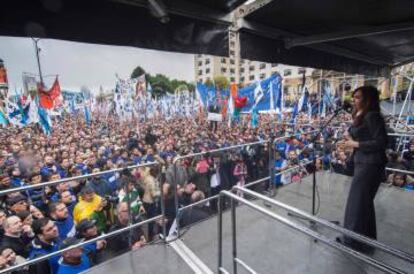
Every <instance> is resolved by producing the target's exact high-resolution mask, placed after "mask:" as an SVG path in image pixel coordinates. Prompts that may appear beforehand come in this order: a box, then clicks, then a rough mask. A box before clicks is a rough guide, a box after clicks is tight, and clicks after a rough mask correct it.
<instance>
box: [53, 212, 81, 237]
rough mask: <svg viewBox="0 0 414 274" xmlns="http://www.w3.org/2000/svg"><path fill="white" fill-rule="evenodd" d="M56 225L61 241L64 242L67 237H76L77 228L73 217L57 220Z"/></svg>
mask: <svg viewBox="0 0 414 274" xmlns="http://www.w3.org/2000/svg"><path fill="white" fill-rule="evenodd" d="M55 224H56V226H57V228H58V230H59V241H63V240H64V239H66V238H67V237H75V235H76V226H75V222H74V221H73V218H72V216H71V215H69V216H68V217H67V218H66V219H65V220H55Z"/></svg>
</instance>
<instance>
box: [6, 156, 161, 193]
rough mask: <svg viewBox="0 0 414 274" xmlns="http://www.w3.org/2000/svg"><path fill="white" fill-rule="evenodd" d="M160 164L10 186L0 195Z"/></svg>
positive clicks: (155, 163)
mask: <svg viewBox="0 0 414 274" xmlns="http://www.w3.org/2000/svg"><path fill="white" fill-rule="evenodd" d="M158 164H159V163H158V162H150V163H146V164H139V165H132V166H127V167H122V168H114V169H110V170H105V171H100V172H95V173H91V174H85V175H79V176H75V177H68V178H63V179H59V180H55V181H49V182H44V183H39V184H35V185H27V186H20V187H14V188H10V189H6V190H2V191H0V197H1V196H4V195H7V194H9V193H13V192H17V191H25V190H29V189H35V188H41V187H44V186H51V185H57V184H60V183H64V182H70V181H76V180H80V179H85V178H90V177H95V176H98V175H103V174H108V173H113V172H119V171H122V170H125V169H133V168H139V167H148V166H152V165H158Z"/></svg>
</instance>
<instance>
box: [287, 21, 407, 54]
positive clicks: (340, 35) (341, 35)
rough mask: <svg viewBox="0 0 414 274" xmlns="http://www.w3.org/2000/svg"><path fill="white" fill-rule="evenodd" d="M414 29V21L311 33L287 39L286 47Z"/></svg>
mask: <svg viewBox="0 0 414 274" xmlns="http://www.w3.org/2000/svg"><path fill="white" fill-rule="evenodd" d="M408 30H414V23H413V22H409V23H403V24H393V25H384V26H373V27H359V28H356V29H354V30H350V31H340V32H333V33H324V34H317V35H310V36H305V37H298V38H293V39H288V40H286V47H287V48H293V47H297V46H307V45H314V44H320V43H326V42H332V41H338V40H345V39H351V38H359V37H367V36H374V35H381V34H386V33H392V32H399V31H408Z"/></svg>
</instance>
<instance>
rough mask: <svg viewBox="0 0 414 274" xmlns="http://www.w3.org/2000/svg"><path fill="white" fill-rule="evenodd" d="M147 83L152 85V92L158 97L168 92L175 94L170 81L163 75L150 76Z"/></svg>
mask: <svg viewBox="0 0 414 274" xmlns="http://www.w3.org/2000/svg"><path fill="white" fill-rule="evenodd" d="M147 81H149V83H150V84H151V87H152V92H153V93H154V95H156V96H161V95H164V94H165V93H166V92H173V90H172V89H171V83H170V79H169V78H168V77H167V76H165V75H163V74H157V75H155V76H152V75H148V78H147Z"/></svg>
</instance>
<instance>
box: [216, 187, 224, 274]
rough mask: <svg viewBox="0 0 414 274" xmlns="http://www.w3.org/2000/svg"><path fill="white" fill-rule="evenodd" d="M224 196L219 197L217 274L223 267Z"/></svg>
mask: <svg viewBox="0 0 414 274" xmlns="http://www.w3.org/2000/svg"><path fill="white" fill-rule="evenodd" d="M222 198H223V197H222V195H220V194H219V195H218V207H217V208H218V217H217V231H218V245H217V247H218V249H217V251H218V252H217V256H218V258H217V262H218V265H217V273H220V272H221V267H222V266H223V208H222V206H221V199H222Z"/></svg>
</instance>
